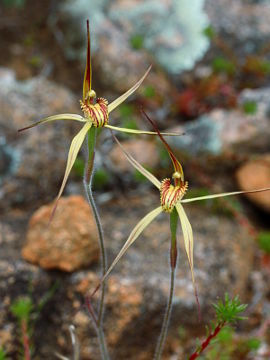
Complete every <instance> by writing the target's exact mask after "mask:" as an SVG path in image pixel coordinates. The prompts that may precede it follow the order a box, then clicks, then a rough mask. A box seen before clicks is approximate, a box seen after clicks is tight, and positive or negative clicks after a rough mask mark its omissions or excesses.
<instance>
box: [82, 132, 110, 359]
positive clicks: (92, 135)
mask: <svg viewBox="0 0 270 360" xmlns="http://www.w3.org/2000/svg"><path fill="white" fill-rule="evenodd" d="M96 133H97V129H96V128H95V127H92V128H91V129H90V130H89V132H88V161H87V165H86V168H85V174H84V188H85V192H86V196H87V199H88V202H89V204H90V206H91V209H92V212H93V215H94V218H95V222H96V225H97V230H98V238H99V246H100V251H101V267H102V275H104V274H105V273H106V268H107V259H106V251H105V245H104V236H103V229H102V225H101V221H100V217H99V213H98V210H97V207H96V204H95V200H94V198H93V193H92V180H93V167H94V161H95V143H96ZM105 287H106V284H105V282H103V283H102V286H101V295H100V301H99V308H98V315H97V318H96V319H95V325H96V330H97V334H98V338H99V344H100V349H101V353H102V358H103V359H108V358H109V357H108V352H107V348H106V344H105V339H104V333H103V331H102V321H103V315H104V298H105Z"/></svg>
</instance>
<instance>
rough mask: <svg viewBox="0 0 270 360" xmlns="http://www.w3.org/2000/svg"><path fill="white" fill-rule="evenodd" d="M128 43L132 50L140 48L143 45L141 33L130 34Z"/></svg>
mask: <svg viewBox="0 0 270 360" xmlns="http://www.w3.org/2000/svg"><path fill="white" fill-rule="evenodd" d="M129 43H130V46H131V47H132V48H133V49H134V50H140V49H141V48H142V47H143V43H144V38H143V36H142V35H139V34H136V35H133V36H131V38H130V39H129Z"/></svg>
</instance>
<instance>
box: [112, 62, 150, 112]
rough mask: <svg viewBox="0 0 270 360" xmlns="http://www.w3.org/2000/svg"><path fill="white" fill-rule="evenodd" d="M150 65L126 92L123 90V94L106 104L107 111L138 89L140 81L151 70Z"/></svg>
mask: <svg viewBox="0 0 270 360" xmlns="http://www.w3.org/2000/svg"><path fill="white" fill-rule="evenodd" d="M151 67H152V66H149V68H148V69H147V71H146V73H145V74H144V75H143V77H142V78H141V79H140V80H139V81H138V82H137V83H136V84H135V85H133V86H132V87H131V88H130V89H129V90H128V91H127V92H125V93H124V94H123V95H121V96H119V98H117V99H116V100H114V101H113V102H111V103H110V104H109V105H108V112H109V113H110V112H112V111H113V110H114V109H115V108H117V106H119V105H120V104H122V102H124V101H125V100H126V99H127V98H128V97H129V96H130V95H132V94H133V93H134V91H136V90H137V89H138V87H140V85H141V83H142V82H143V80H144V79H145V78H146V76H147V75H148V73H149V71H150V70H151Z"/></svg>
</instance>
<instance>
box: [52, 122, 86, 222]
mask: <svg viewBox="0 0 270 360" xmlns="http://www.w3.org/2000/svg"><path fill="white" fill-rule="evenodd" d="M91 126H92V124H91V123H86V124H85V125H84V126H83V128H82V129H81V130H80V131H79V132H78V134H77V135H76V136H75V137H74V138H73V140H72V142H71V145H70V148H69V153H68V160H67V165H66V171H65V175H64V178H63V182H62V185H61V188H60V190H59V193H58V195H57V198H56V201H55V205H54V207H53V211H52V214H51V219H50V221H51V220H52V218H53V215H54V213H55V210H56V207H57V204H58V201H59V199H60V197H61V195H62V193H63V190H64V188H65V185H66V182H67V179H68V177H69V174H70V171H71V169H72V167H73V165H74V162H75V160H76V158H77V155H78V152H79V150H80V148H81V146H82V143H83V141H84V139H85V136H86V134H87V132H88V131H89V130H90V128H91Z"/></svg>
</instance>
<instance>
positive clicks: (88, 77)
mask: <svg viewBox="0 0 270 360" xmlns="http://www.w3.org/2000/svg"><path fill="white" fill-rule="evenodd" d="M86 26H87V53H86V65H85V71H84V79H83V100H85V98H86V96H87V94H88V93H89V92H90V91H91V82H92V66H91V44H90V30H89V20H87V21H86Z"/></svg>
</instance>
